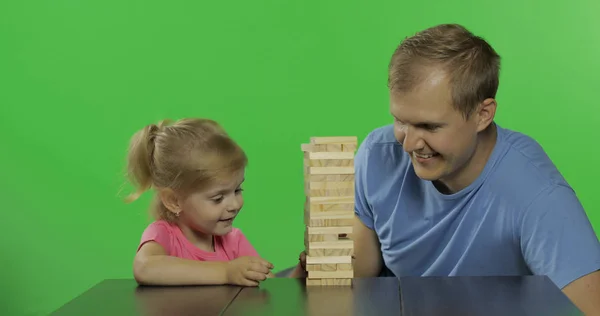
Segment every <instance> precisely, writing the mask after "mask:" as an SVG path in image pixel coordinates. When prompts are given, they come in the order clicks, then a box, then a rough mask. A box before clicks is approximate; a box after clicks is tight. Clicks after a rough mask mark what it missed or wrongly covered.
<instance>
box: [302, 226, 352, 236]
mask: <svg viewBox="0 0 600 316" xmlns="http://www.w3.org/2000/svg"><path fill="white" fill-rule="evenodd" d="M352 229H353V227H352V226H339V227H307V229H306V231H307V233H308V234H309V235H323V234H336V235H339V234H351V233H352Z"/></svg>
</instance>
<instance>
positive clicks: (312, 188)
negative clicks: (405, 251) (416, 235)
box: [302, 136, 358, 285]
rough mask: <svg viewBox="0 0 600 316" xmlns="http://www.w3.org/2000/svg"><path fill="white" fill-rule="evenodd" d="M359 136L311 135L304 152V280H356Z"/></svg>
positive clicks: (325, 282)
mask: <svg viewBox="0 0 600 316" xmlns="http://www.w3.org/2000/svg"><path fill="white" fill-rule="evenodd" d="M357 143H358V140H357V138H356V137H352V136H344V137H312V138H311V139H310V143H309V144H302V151H303V152H304V191H305V195H306V202H305V205H304V223H305V225H306V230H305V234H304V246H305V247H306V270H307V272H308V277H307V280H306V285H352V279H353V277H354V269H353V265H352V255H353V253H354V242H353V240H352V225H353V217H354V154H355V152H356V147H357Z"/></svg>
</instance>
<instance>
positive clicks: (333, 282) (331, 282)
mask: <svg viewBox="0 0 600 316" xmlns="http://www.w3.org/2000/svg"><path fill="white" fill-rule="evenodd" d="M306 285H307V286H351V285H352V279H351V278H347V279H308V278H307V279H306ZM340 315H341V314H340ZM344 315H346V314H344Z"/></svg>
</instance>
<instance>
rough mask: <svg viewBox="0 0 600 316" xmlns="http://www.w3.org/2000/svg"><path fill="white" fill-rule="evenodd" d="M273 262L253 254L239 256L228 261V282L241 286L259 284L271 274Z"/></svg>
mask: <svg viewBox="0 0 600 316" xmlns="http://www.w3.org/2000/svg"><path fill="white" fill-rule="evenodd" d="M271 269H273V264H271V263H270V262H268V261H266V260H264V259H262V258H258V257H252V256H246V257H239V258H236V259H234V260H231V261H229V262H227V265H226V271H227V272H226V273H227V283H228V284H233V285H240V286H257V285H258V283H259V282H261V281H264V280H265V279H267V277H269V275H272V274H271Z"/></svg>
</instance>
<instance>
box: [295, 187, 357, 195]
mask: <svg viewBox="0 0 600 316" xmlns="http://www.w3.org/2000/svg"><path fill="white" fill-rule="evenodd" d="M304 194H305V195H307V196H350V195H353V194H354V189H330V190H304Z"/></svg>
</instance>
